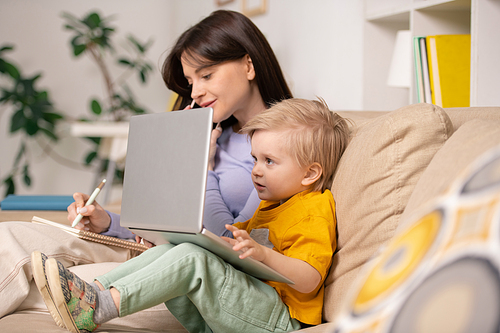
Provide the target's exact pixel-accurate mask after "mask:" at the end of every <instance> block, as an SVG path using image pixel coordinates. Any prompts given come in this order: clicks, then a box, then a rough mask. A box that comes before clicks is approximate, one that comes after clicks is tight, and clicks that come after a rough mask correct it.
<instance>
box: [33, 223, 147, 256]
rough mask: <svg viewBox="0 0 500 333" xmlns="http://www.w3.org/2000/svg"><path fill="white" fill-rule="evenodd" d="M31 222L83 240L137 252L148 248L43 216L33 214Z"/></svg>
mask: <svg viewBox="0 0 500 333" xmlns="http://www.w3.org/2000/svg"><path fill="white" fill-rule="evenodd" d="M31 222H32V223H39V224H45V225H50V226H53V227H56V228H59V229H61V230H63V231H66V232H67V233H69V234H71V235H74V236H76V237H78V238H81V239H85V240H88V241H92V242H96V243H101V244H106V245H112V246H118V247H123V248H125V249H129V250H136V251H139V252H144V251H146V250H147V249H148V247H147V246H146V245H144V244H139V243H136V242H133V241H128V240H125V239H120V238H116V237H110V236H105V235H101V234H96V233H95V232H91V231H86V230H78V229H75V228H72V227H70V226H67V225H64V224H61V223H57V222H53V221H50V220H46V219H43V218H41V217H38V216H33V218H32V219H31Z"/></svg>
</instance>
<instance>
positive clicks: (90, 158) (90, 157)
mask: <svg viewBox="0 0 500 333" xmlns="http://www.w3.org/2000/svg"><path fill="white" fill-rule="evenodd" d="M96 157H97V152H96V151H93V152H91V153H90V154H88V155H87V157H86V158H85V165H89V164H90V163H92V161H93V160H94V158H96Z"/></svg>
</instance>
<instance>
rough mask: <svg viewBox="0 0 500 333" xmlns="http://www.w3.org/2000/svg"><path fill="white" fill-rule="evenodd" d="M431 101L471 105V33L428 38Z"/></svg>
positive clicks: (459, 105)
mask: <svg viewBox="0 0 500 333" xmlns="http://www.w3.org/2000/svg"><path fill="white" fill-rule="evenodd" d="M427 51H428V63H429V72H430V73H429V75H430V78H431V90H432V103H433V104H435V105H438V106H441V107H444V108H450V107H468V106H470V35H436V36H428V37H427Z"/></svg>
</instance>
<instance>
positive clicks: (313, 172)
mask: <svg viewBox="0 0 500 333" xmlns="http://www.w3.org/2000/svg"><path fill="white" fill-rule="evenodd" d="M322 174H323V168H322V167H321V165H320V164H319V163H317V162H314V163H313V164H311V165H310V166H309V167H308V168H307V170H306V173H305V175H304V178H303V179H302V185H304V186H311V185H312V184H314V183H315V182H316V181H318V179H319V178H320V177H321V175H322Z"/></svg>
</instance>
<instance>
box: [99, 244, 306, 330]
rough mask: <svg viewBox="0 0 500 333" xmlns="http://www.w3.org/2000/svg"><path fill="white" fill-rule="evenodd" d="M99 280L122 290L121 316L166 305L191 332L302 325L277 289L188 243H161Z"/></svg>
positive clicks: (288, 327)
mask: <svg viewBox="0 0 500 333" xmlns="http://www.w3.org/2000/svg"><path fill="white" fill-rule="evenodd" d="M97 280H98V281H99V282H100V283H101V284H102V285H103V286H104V287H105V288H110V287H114V288H116V289H117V290H118V291H119V292H120V297H121V300H120V317H123V316H126V315H129V314H132V313H135V312H138V311H141V310H144V309H147V308H150V307H152V306H155V305H158V304H161V303H165V304H166V306H167V308H168V309H169V310H170V312H171V313H172V314H173V315H174V316H175V317H176V318H177V320H179V322H180V323H181V324H182V325H183V326H184V327H185V328H186V329H187V330H188V331H190V332H211V331H214V332H235V331H238V332H241V333H243V332H252V333H254V332H289V331H294V330H298V329H300V324H299V322H298V321H297V320H295V319H292V318H290V314H289V312H288V308H287V306H286V305H285V304H284V303H283V302H282V301H281V299H280V297H279V295H278V293H277V292H276V291H275V290H274V288H272V287H270V286H269V285H267V284H265V283H263V282H262V281H260V280H258V279H256V278H254V277H252V276H250V275H247V274H245V273H243V272H241V271H239V270H237V269H235V268H233V267H232V266H231V265H230V264H228V263H226V262H225V261H224V260H222V259H220V258H219V257H218V256H216V255H215V254H213V253H211V252H210V251H207V250H205V249H203V248H201V247H199V246H196V245H193V244H189V243H185V244H181V245H177V246H174V245H171V244H166V245H161V246H156V247H154V248H152V249H149V250H147V251H146V252H144V253H143V254H141V255H140V256H138V257H136V258H133V259H131V260H129V261H127V262H125V263H124V264H122V265H120V266H119V267H117V268H116V269H114V270H112V271H110V272H109V273H107V274H105V275H103V276H100V277H98V278H97Z"/></svg>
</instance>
